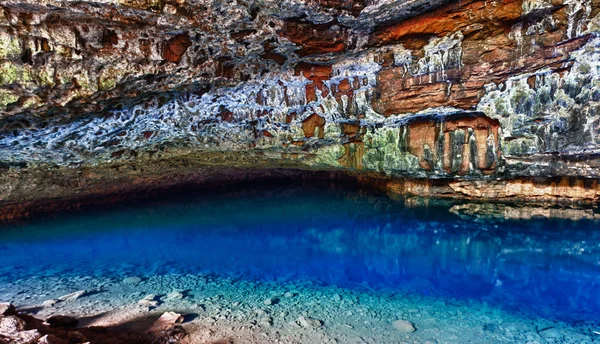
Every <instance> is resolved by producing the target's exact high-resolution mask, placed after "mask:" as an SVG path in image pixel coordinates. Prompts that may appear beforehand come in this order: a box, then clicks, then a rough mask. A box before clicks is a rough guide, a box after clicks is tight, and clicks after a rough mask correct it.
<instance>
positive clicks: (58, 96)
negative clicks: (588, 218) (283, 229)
mask: <svg viewBox="0 0 600 344" xmlns="http://www.w3.org/2000/svg"><path fill="white" fill-rule="evenodd" d="M599 12H600V1H598V0H498V1H493V2H489V1H480V0H463V1H413V2H410V3H405V2H400V1H389V0H379V1H378V0H372V1H368V0H367V1H341V0H340V1H329V0H327V1H326V0H319V1H316V0H314V1H299V0H297V1H289V2H284V3H280V2H276V1H251V0H248V1H243V0H237V1H233V0H232V1H216V0H204V1H200V0H104V1H99V2H94V3H92V2H88V1H78V2H70V1H53V0H43V1H34V0H6V1H4V2H3V3H2V4H0V128H1V131H0V162H1V163H2V166H3V168H4V169H5V170H6V172H5V173H4V174H3V176H2V178H3V179H4V182H5V185H7V186H6V187H4V188H3V189H2V191H1V192H0V193H1V194H0V199H2V200H3V201H10V200H13V199H17V198H19V197H21V196H22V195H23V194H24V193H25V191H24V190H25V189H24V188H23V187H21V186H19V185H23V184H28V183H29V185H28V187H29V189H28V190H29V192H30V191H31V190H35V188H36V185H40V184H39V181H38V182H35V183H38V184H35V185H33V186H32V185H31V183H33V182H32V181H30V180H28V179H27V177H26V176H27V175H31V174H32V173H28V172H27V171H33V170H36V169H40V168H45V169H48V168H53V169H79V170H81V169H82V168H90V167H94V166H108V165H110V164H123V163H127V162H131V161H142V162H144V163H142V165H143V166H146V169H147V170H152V169H153V166H154V165H158V164H154V163H153V161H157V160H161V159H163V160H164V159H173V158H174V157H189V156H194V159H196V158H197V157H198V156H204V157H203V158H202V159H200V160H202V161H204V163H206V164H210V163H211V161H212V160H215V161H216V160H218V161H219V163H223V164H225V165H229V166H243V165H246V163H245V162H243V161H242V160H238V159H237V158H232V159H221V158H215V159H212V160H211V159H208V158H206V157H214V156H217V155H221V156H222V157H224V156H228V157H230V156H231V154H230V153H232V152H235V153H236V154H234V155H235V156H240V155H242V156H250V157H252V158H249V159H254V160H253V161H256V162H255V165H258V166H262V167H270V166H280V165H281V164H284V165H285V166H292V167H294V168H301V169H314V170H346V171H351V172H353V173H356V172H360V173H365V174H372V173H375V174H379V175H380V176H385V177H387V178H390V177H391V178H410V179H428V180H429V179H432V180H444V181H446V182H445V183H446V187H447V186H448V185H454V186H452V187H451V189H452V190H453V191H452V192H454V193H461V194H463V195H465V196H473V197H486V198H490V197H491V198H493V197H497V195H499V194H507V193H508V194H517V195H518V194H519V193H522V194H521V195H527V192H530V193H532V194H536V193H539V194H541V195H548V194H549V195H554V194H558V195H563V196H564V197H568V198H587V199H597V198H598V196H599V195H600V189H599V188H598V185H597V184H598V183H596V182H594V181H593V180H594V179H595V178H600V175H599V172H598V169H597V165H598V161H599V160H598V159H597V156H598V152H599V148H600V147H599V146H598V143H597V141H598V139H597V136H598V131H599V130H600V129H599V125H600V123H598V121H599V119H600V117H599V115H600V108H599V104H600V103H599V102H598V101H599V100H600V76H599V75H600V69H599V68H600V49H599V47H600V37H598V34H597V32H598V28H599V26H598V25H599V24H600V19H599V18H600V16H599ZM227 154H230V155H227ZM206 160H208V161H206ZM222 160H224V161H222ZM48 166H51V167H48ZM115 173H117V174H118V172H115ZM154 173H157V174H160V173H161V171H159V170H156V171H154ZM67 174H68V173H67ZM56 175H57V176H58V175H62V174H60V173H57V174H56ZM538 177H543V178H554V179H553V180H552V181H543V182H539V181H536V180H533V181H532V179H531V178H534V179H535V178H538ZM56 178H60V177H56ZM498 180H504V181H506V182H503V183H500V184H498V183H497V181H498ZM481 182H483V183H485V184H484V185H488V186H491V190H492V191H490V190H488V191H487V192H482V191H481V190H479V189H478V188H481V185H480V184H479V183H481ZM565 183H566V185H567V186H566V188H569V187H571V188H573V189H577V187H578V185H580V186H581V188H582V190H583V191H581V192H570V193H568V192H562V191H561V190H563V189H564V188H565ZM421 184H422V183H420V184H419V185H421ZM517 184H518V185H519V186H518V187H516V188H515V185H517ZM525 184H526V185H533V186H532V189H533V190H534V191H527V190H528V188H523V187H522V185H525ZM536 185H542V186H541V187H538V186H536ZM39 187H43V186H39ZM408 189H410V188H409V187H403V190H404V191H406V190H408ZM478 190H479V191H478ZM544 190H546V191H544ZM548 190H550V191H548ZM415 192H416V193H419V192H420V191H415ZM420 193H423V192H420ZM490 195H491V196H490ZM494 195H496V196H494ZM19 199H20V198H19Z"/></svg>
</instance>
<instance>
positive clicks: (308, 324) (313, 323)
mask: <svg viewBox="0 0 600 344" xmlns="http://www.w3.org/2000/svg"><path fill="white" fill-rule="evenodd" d="M298 324H299V325H300V326H302V327H304V328H318V327H321V326H322V325H323V322H322V321H321V320H317V319H313V318H309V317H305V316H300V317H299V318H298Z"/></svg>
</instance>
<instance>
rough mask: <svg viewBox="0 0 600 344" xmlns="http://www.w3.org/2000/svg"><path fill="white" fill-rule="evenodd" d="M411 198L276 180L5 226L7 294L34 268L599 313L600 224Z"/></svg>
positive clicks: (0, 265) (0, 266) (581, 316)
mask: <svg viewBox="0 0 600 344" xmlns="http://www.w3.org/2000/svg"><path fill="white" fill-rule="evenodd" d="M412 203H413V202H405V201H403V200H396V201H393V200H390V199H389V198H387V197H386V196H382V195H372V194H365V193H360V192H357V191H355V190H348V189H340V188H332V187H330V186H328V185H314V186H312V187H306V186H303V187H293V188H290V187H284V186H277V185H274V186H273V185H272V186H268V187H253V188H244V189H239V190H237V189H229V190H224V191H221V192H214V191H213V192H207V191H199V192H198V194H196V195H194V196H190V195H187V196H181V197H179V196H171V197H169V198H168V199H164V200H160V201H153V202H150V203H148V204H145V205H140V204H137V205H134V206H133V205H132V206H128V207H121V208H120V209H112V210H102V211H100V210H95V211H87V212H81V213H77V214H69V215H63V216H52V217H46V218H44V219H43V220H41V219H40V220H36V221H29V222H27V223H20V224H5V225H1V230H0V289H1V288H2V284H3V283H8V282H10V281H12V280H15V279H19V278H25V277H30V276H34V275H37V276H54V275H61V276H105V275H115V276H128V275H132V274H133V273H135V274H137V275H139V276H149V275H154V274H170V273H178V274H179V273H200V272H202V273H215V274H219V275H229V276H233V277H235V278H244V279H256V280H274V281H290V280H313V281H315V282H317V283H321V284H323V285H337V286H341V287H345V288H361V289H362V290H365V291H371V292H378V291H381V290H386V291H388V292H389V291H390V290H397V291H398V292H416V293H420V294H423V295H431V296H434V297H440V296H441V297H447V298H463V299H477V300H483V301H487V302H488V303H490V304H492V305H495V306H498V307H501V308H503V309H519V310H520V311H527V312H534V313H537V314H539V315H542V316H545V317H555V318H560V319H562V320H569V321H594V322H598V321H600V288H599V287H600V230H598V229H599V228H600V227H599V225H598V222H597V221H594V220H579V221H573V220H565V219H562V220H548V219H530V220H503V219H501V218H500V219H496V220H494V221H492V220H478V221H474V220H473V219H469V218H461V217H459V216H457V215H455V214H453V213H452V212H450V211H449V208H450V205H444V204H443V203H441V204H437V205H429V206H408V205H407V204H412ZM417 203H418V202H417ZM526 211H527V210H525V212H526Z"/></svg>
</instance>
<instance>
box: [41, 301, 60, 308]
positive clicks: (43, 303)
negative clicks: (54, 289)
mask: <svg viewBox="0 0 600 344" xmlns="http://www.w3.org/2000/svg"><path fill="white" fill-rule="evenodd" d="M57 302H59V300H56V299H50V300H46V301H44V302H42V306H44V307H52V306H54V305H55V304H56V303H57Z"/></svg>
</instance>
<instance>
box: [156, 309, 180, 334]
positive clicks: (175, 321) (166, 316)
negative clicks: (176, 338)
mask: <svg viewBox="0 0 600 344" xmlns="http://www.w3.org/2000/svg"><path fill="white" fill-rule="evenodd" d="M182 322H183V316H182V315H181V314H178V313H175V312H165V313H163V314H162V315H161V316H160V318H158V320H156V321H155V322H154V323H153V324H152V326H151V327H150V329H149V330H148V332H151V333H152V332H160V331H168V330H170V329H172V328H174V327H175V326H176V325H179V324H180V323H182Z"/></svg>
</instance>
